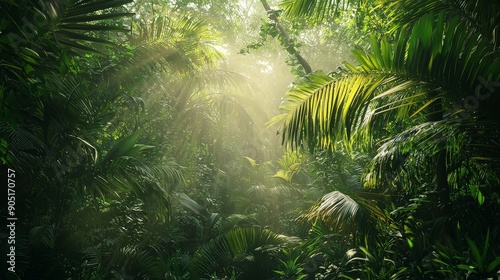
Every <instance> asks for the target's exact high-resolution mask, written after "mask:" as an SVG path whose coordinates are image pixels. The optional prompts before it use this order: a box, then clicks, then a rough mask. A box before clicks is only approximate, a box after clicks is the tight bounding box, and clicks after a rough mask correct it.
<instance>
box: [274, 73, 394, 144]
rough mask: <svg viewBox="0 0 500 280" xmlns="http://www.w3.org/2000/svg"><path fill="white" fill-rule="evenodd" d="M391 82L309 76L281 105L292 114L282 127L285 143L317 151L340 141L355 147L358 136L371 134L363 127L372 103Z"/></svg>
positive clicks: (384, 78)
mask: <svg viewBox="0 0 500 280" xmlns="http://www.w3.org/2000/svg"><path fill="white" fill-rule="evenodd" d="M390 80H391V79H390V78H389V77H387V76H384V75H381V76H368V75H365V74H354V75H351V76H346V77H342V78H340V79H333V78H331V77H329V76H327V75H325V74H323V73H320V72H316V73H314V74H311V75H309V76H307V78H306V79H305V80H304V81H303V82H301V83H299V84H297V85H295V86H294V87H293V88H292V89H291V90H290V91H289V92H288V93H287V95H286V99H285V100H284V102H283V103H282V105H281V109H284V110H286V111H287V112H288V113H287V114H286V115H285V116H284V118H283V119H284V120H283V124H282V127H281V132H282V134H283V142H284V143H286V144H289V146H291V147H292V148H296V147H299V146H302V145H303V144H307V145H308V146H309V148H311V149H314V148H315V147H317V148H330V147H332V146H335V145H336V142H337V141H339V140H344V141H345V142H346V143H349V144H352V140H353V139H354V138H355V137H359V138H364V137H367V134H366V132H368V131H365V132H361V131H360V129H359V127H360V125H361V124H362V123H363V122H364V119H365V117H366V116H367V115H368V114H369V113H370V108H369V106H368V103H369V102H370V101H371V99H372V98H373V97H374V96H375V95H376V93H377V91H376V89H377V87H378V86H381V85H383V84H385V83H387V82H389V81H390ZM275 121H276V122H277V121H279V119H277V120H275ZM367 129H369V128H368V127H367ZM363 133H364V134H363ZM363 135H365V136H363Z"/></svg>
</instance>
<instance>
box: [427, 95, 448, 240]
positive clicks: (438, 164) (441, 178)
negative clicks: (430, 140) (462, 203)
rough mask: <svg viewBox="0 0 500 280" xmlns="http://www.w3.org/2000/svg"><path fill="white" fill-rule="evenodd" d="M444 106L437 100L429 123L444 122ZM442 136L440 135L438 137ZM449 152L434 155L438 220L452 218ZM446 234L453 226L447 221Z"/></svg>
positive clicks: (444, 149) (431, 96) (441, 151)
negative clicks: (447, 165)
mask: <svg viewBox="0 0 500 280" xmlns="http://www.w3.org/2000/svg"><path fill="white" fill-rule="evenodd" d="M429 97H430V98H431V99H432V98H435V97H437V92H431V93H429ZM442 112H443V104H442V103H441V99H437V100H436V101H435V102H434V104H433V105H431V106H430V114H429V121H432V122H437V121H441V120H443V113H442ZM439 136H441V135H438V137H439ZM447 153H448V151H447V149H446V147H445V148H443V149H441V150H440V151H438V152H437V153H436V155H434V164H435V166H434V172H435V175H434V182H435V183H436V191H437V201H436V202H437V205H436V206H437V213H436V218H442V219H447V220H448V219H449V217H450V216H451V213H452V211H451V204H450V185H449V184H448V171H447V168H446V155H447ZM443 230H444V231H445V233H447V234H450V233H451V224H450V223H449V221H446V222H445V224H444V227H443Z"/></svg>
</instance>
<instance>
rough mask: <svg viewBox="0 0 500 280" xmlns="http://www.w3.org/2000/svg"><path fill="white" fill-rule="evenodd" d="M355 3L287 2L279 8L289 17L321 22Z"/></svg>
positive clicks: (330, 0) (334, 0)
mask: <svg viewBox="0 0 500 280" xmlns="http://www.w3.org/2000/svg"><path fill="white" fill-rule="evenodd" d="M357 2H358V1H352V0H351V1H349V0H287V1H284V2H283V3H282V4H281V6H282V7H283V8H284V10H285V13H287V15H289V16H304V17H309V18H311V19H315V20H319V21H321V20H324V19H325V18H328V17H329V16H332V15H335V14H336V13H338V12H339V10H345V9H346V8H347V7H348V5H352V4H356V3H357Z"/></svg>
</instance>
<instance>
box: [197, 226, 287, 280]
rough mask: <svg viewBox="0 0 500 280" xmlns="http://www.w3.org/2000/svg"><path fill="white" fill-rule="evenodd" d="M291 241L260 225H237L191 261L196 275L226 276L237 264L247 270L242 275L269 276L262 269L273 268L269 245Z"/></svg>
mask: <svg viewBox="0 0 500 280" xmlns="http://www.w3.org/2000/svg"><path fill="white" fill-rule="evenodd" d="M288 241H292V240H291V239H290V238H289V237H286V236H283V235H278V234H276V233H274V232H272V231H270V230H267V229H263V228H260V227H243V228H234V229H232V230H230V231H228V232H227V233H226V234H224V235H222V236H219V237H217V238H215V239H212V240H211V241H210V242H208V243H207V244H204V245H203V246H201V247H200V248H199V249H198V250H197V251H196V252H195V254H194V257H193V259H192V261H191V264H190V266H191V271H192V272H193V275H192V277H194V278H196V279H202V278H204V277H208V276H209V275H213V274H214V273H217V274H218V275H219V276H222V275H225V274H226V273H229V271H228V269H229V268H231V267H236V268H238V270H239V271H242V272H243V273H244V275H243V276H242V278H241V279H265V277H266V276H265V275H259V273H266V272H267V273H270V272H271V258H270V256H269V255H268V254H267V253H266V249H269V248H268V247H274V246H278V245H280V244H281V245H283V244H285V243H287V242H288ZM262 277H264V278H262Z"/></svg>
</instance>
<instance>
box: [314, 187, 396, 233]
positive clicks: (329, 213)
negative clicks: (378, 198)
mask: <svg viewBox="0 0 500 280" xmlns="http://www.w3.org/2000/svg"><path fill="white" fill-rule="evenodd" d="M363 195H370V194H363V193H361V192H358V193H357V194H356V193H352V194H346V193H343V192H340V191H333V192H331V193H328V194H326V195H324V196H323V198H322V199H321V201H320V202H319V203H318V204H316V205H315V206H313V207H312V208H311V209H310V210H309V211H308V213H307V214H306V215H305V217H306V218H307V219H309V220H317V219H320V220H322V221H324V222H325V223H326V224H328V225H330V226H332V227H333V228H335V229H337V230H339V231H341V232H343V233H362V234H367V233H368V232H370V231H373V230H375V228H376V224H377V223H378V222H380V221H387V220H388V217H387V215H386V214H385V213H384V212H383V211H382V210H381V209H380V208H379V206H378V205H377V203H376V202H375V201H373V200H371V199H368V198H363V197H362V196H363Z"/></svg>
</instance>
